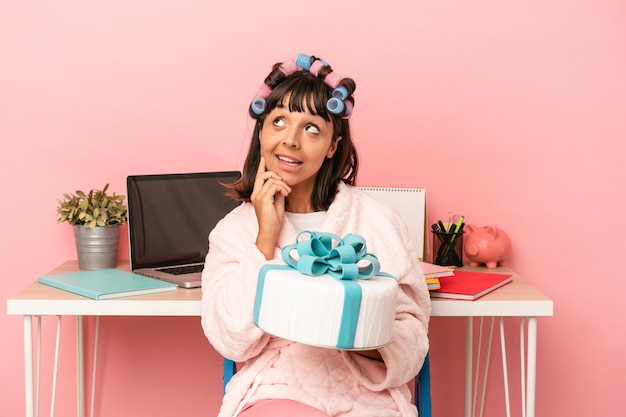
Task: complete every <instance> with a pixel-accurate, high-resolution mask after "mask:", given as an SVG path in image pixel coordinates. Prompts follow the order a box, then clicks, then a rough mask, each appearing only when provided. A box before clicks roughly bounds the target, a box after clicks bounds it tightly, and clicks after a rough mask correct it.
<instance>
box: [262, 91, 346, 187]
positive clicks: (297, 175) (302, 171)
mask: <svg viewBox="0 0 626 417" xmlns="http://www.w3.org/2000/svg"><path fill="white" fill-rule="evenodd" d="M288 101H289V96H286V97H285V98H284V99H283V104H280V105H278V106H277V107H276V108H274V109H273V110H272V111H271V112H270V113H269V114H268V115H267V116H266V117H265V120H264V122H263V126H262V128H261V131H260V132H259V139H260V142H261V156H263V157H265V167H266V170H268V171H273V172H275V173H276V174H278V175H280V176H281V177H282V179H283V181H285V182H286V183H287V184H288V185H289V186H291V187H292V188H307V187H310V191H311V192H312V190H313V186H314V184H315V179H316V177H317V173H318V171H319V169H320V167H321V166H322V163H323V162H324V159H325V158H332V156H333V155H334V153H335V151H336V150H337V143H338V142H339V140H341V138H338V139H337V140H336V141H333V140H332V137H333V124H332V122H330V121H326V120H324V119H323V118H322V117H320V116H315V115H313V114H311V113H309V112H302V113H300V112H291V111H289V105H288Z"/></svg>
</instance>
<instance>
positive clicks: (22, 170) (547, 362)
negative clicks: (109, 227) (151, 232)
mask: <svg viewBox="0 0 626 417" xmlns="http://www.w3.org/2000/svg"><path fill="white" fill-rule="evenodd" d="M242 3H247V4H245V5H242ZM268 3H273V4H272V6H271V7H270V6H269V5H268ZM309 7H310V8H313V7H315V10H307V11H306V12H304V11H303V10H305V9H304V8H303V6H302V5H300V4H299V3H297V2H290V1H278V2H259V1H250V2H226V1H224V2H199V1H191V0H182V1H178V2H163V1H161V2H154V1H145V0H144V1H142V0H131V1H113V2H84V1H78V0H74V1H69V0H66V1H60V2H37V3H36V6H35V5H34V3H32V2H21V1H12V0H5V1H2V2H1V3H0V56H1V57H2V64H1V65H0V170H1V173H2V178H3V179H2V191H3V195H4V196H5V197H4V201H3V204H1V205H0V219H1V230H2V235H3V236H4V237H5V239H2V243H0V245H1V247H0V248H1V250H0V253H1V254H2V258H1V259H2V260H3V261H4V262H5V263H7V261H8V262H9V263H10V266H9V267H8V270H5V273H4V275H3V277H4V279H3V280H2V283H1V284H0V295H1V298H3V299H6V298H7V297H9V296H11V295H12V294H14V293H16V292H17V291H18V290H20V289H21V288H22V287H24V286H26V285H27V284H29V283H30V282H32V281H33V280H34V279H35V278H36V277H37V276H38V275H40V274H43V273H45V272H47V271H49V270H50V269H52V268H54V267H55V266H56V265H58V264H59V263H61V262H63V261H64V260H66V259H69V258H73V257H75V254H74V248H73V238H72V235H71V231H70V228H69V227H67V226H65V225H57V224H56V223H55V204H56V198H57V197H60V196H61V194H62V193H63V192H67V191H72V190H75V189H79V188H81V189H82V188H89V187H96V186H102V185H104V184H105V183H106V182H110V183H111V187H112V189H113V190H116V191H118V192H124V181H125V178H126V176H127V175H129V174H135V173H155V172H181V171H201V170H222V169H238V168H239V167H240V166H241V163H242V160H243V156H244V152H245V148H246V142H247V140H248V137H249V134H250V130H251V129H250V128H251V124H250V122H249V119H248V117H247V110H246V109H247V106H248V104H249V102H250V100H251V98H252V97H253V95H254V93H255V91H256V89H257V87H258V85H259V84H260V82H261V80H262V79H263V77H264V76H265V75H266V73H267V72H268V69H269V67H270V65H271V64H272V63H273V62H275V61H277V60H283V59H285V58H288V57H292V56H295V54H297V53H298V52H305V53H313V54H318V55H320V56H322V57H323V58H325V59H326V60H328V61H329V62H331V63H332V64H333V65H334V67H335V68H336V69H337V70H338V71H339V72H342V73H343V74H346V75H351V76H353V77H354V78H355V79H356V80H357V83H358V89H357V92H356V97H357V105H356V109H355V113H354V116H353V118H352V122H353V126H354V134H355V138H356V141H357V143H358V145H359V147H360V150H361V157H362V175H361V183H362V184H367V185H394V186H419V187H425V188H426V189H427V190H428V214H429V219H430V221H431V222H432V221H434V220H436V219H437V218H440V217H445V216H447V213H448V211H450V210H454V211H456V212H457V213H460V214H464V215H465V216H466V217H467V218H468V219H469V221H470V222H472V223H474V224H477V225H486V224H494V225H498V226H500V227H502V228H504V229H505V230H506V231H507V232H508V233H509V235H510V237H511V239H512V241H513V246H514V250H513V255H512V258H511V264H512V266H513V268H514V269H515V270H517V271H518V272H520V273H521V274H522V275H523V276H524V277H525V278H526V279H528V280H529V281H531V282H532V283H533V284H535V285H536V286H538V287H539V288H541V289H542V290H543V291H544V292H545V293H547V294H549V295H550V296H551V297H552V298H553V299H554V302H555V316H554V317H553V318H546V319H541V320H540V322H539V353H538V381H537V386H538V392H537V415H538V416H540V417H541V416H555V415H570V416H583V415H624V414H626V406H625V405H624V401H623V398H622V397H623V393H624V391H625V389H626V384H624V382H623V381H624V378H623V371H624V369H626V359H625V355H624V352H625V350H626V343H625V341H624V334H626V325H625V324H624V323H625V321H624V320H623V319H622V318H621V315H620V313H621V312H622V310H623V309H622V308H621V306H623V293H624V291H626V284H625V282H626V280H624V278H623V277H622V276H621V274H620V272H619V269H616V268H619V266H620V265H621V263H622V262H623V260H624V252H625V250H626V244H624V239H623V235H624V233H625V232H626V228H625V227H624V226H623V223H622V222H621V216H622V214H623V213H624V211H625V210H626V203H625V200H624V197H623V195H622V194H623V192H624V189H625V186H626V172H625V169H624V163H623V158H624V154H625V151H626V145H625V143H626V123H625V120H626V77H624V74H626V54H625V53H624V50H625V46H626V45H625V43H626V26H625V25H624V19H625V18H626V5H625V3H624V2H623V1H620V0H613V1H611V0H573V1H569V2H562V1H556V0H545V1H512V0H498V1H495V0H477V1H472V2H466V1H447V2H444V1H439V2H432V1H413V0H410V1H409V0H399V1H394V2H384V3H380V2H375V1H362V0H359V1H356V0H352V1H342V2H335V1H332V2H331V1H327V0H321V1H318V2H316V3H310V5H309ZM318 10H319V11H318ZM318 16H319V17H323V18H324V20H325V21H324V22H323V23H317V22H316V19H318ZM126 250H127V245H124V246H123V248H122V252H123V254H124V256H125V251H126ZM53 323H54V321H53V319H49V318H46V319H45V320H44V324H46V326H45V329H44V346H43V348H44V350H45V351H46V352H51V351H52V350H53V347H54V336H53V332H52V329H53V328H54V325H53ZM199 326H200V325H199V321H198V319H191V318H189V319H166V320H155V319H148V318H131V319H129V318H105V319H103V321H102V325H101V330H102V339H101V340H102V346H101V351H100V352H101V355H102V356H101V362H100V374H99V376H100V378H99V381H98V384H99V385H98V390H97V393H98V403H97V404H96V411H97V415H99V416H103V417H106V416H118V415H153V416H170V415H189V416H208V415H214V414H215V412H216V410H217V408H218V404H219V399H220V384H221V382H220V370H219V366H220V358H219V356H218V355H217V354H216V353H215V352H214V351H213V350H212V348H211V347H210V345H209V344H208V342H206V340H205V339H204V337H203V336H202V334H201V332H200V327H199ZM507 326H508V328H509V329H510V330H511V333H512V334H513V336H515V334H516V332H517V328H516V324H515V323H514V322H512V321H510V322H509V321H507ZM73 328H74V322H73V320H71V319H66V320H65V321H64V328H63V340H62V342H63V349H64V350H63V352H62V357H61V364H60V365H61V370H60V385H59V388H58V390H59V391H58V394H57V406H58V409H57V414H58V415H71V414H73V413H74V409H75V403H74V400H73V395H74V389H75V383H74V372H75V370H74V365H73V362H72V355H73V353H74V345H73V343H72V337H73ZM87 330H88V332H89V333H91V332H92V331H93V322H92V321H91V320H89V321H88V323H87ZM462 330H463V321H462V320H458V319H433V320H432V325H431V335H432V358H433V368H434V369H433V375H432V378H433V389H434V392H433V401H434V409H435V413H436V414H438V415H443V416H446V415H460V414H461V412H462V409H463V405H462V400H463V395H462V378H463V374H462V369H463V354H462V350H461V347H460V343H461V341H462V337H461V332H462ZM0 331H1V333H2V334H3V335H4V336H3V342H2V353H3V354H2V355H0V369H2V372H1V375H2V376H1V377H0V390H1V392H2V398H3V401H2V402H1V404H0V414H1V415H7V416H8V415H11V416H18V415H23V413H24V397H23V394H24V371H23V366H22V359H23V353H22V320H21V319H20V318H19V317H15V316H7V315H6V313H5V309H4V308H3V309H2V313H1V314H0ZM512 340H513V342H512V343H510V345H509V349H510V351H511V352H512V353H516V352H517V351H519V348H517V344H515V337H513V339H512ZM494 351H496V352H497V349H494ZM49 355H50V354H49V353H47V354H46V356H45V359H47V360H49V359H50V357H49ZM495 356H496V359H497V358H498V354H496V355H495ZM185 358H187V359H185ZM498 363H499V360H495V361H494V363H493V365H492V368H491V369H492V371H493V373H494V374H493V378H492V379H491V382H490V384H489V389H490V391H489V394H488V397H487V399H488V400H489V401H490V402H491V403H490V405H489V406H488V407H487V409H486V411H485V415H486V416H495V415H502V414H503V408H502V391H501V388H500V386H501V385H502V384H501V382H499V381H498V379H497V378H498V376H499V374H498V373H497V372H498V371H499V366H498ZM511 366H513V365H511ZM511 373H512V374H514V375H515V374H516V371H515V370H511ZM518 373H519V372H518ZM50 374H51V365H50V364H49V361H47V362H46V363H45V364H44V366H43V367H42V375H43V378H44V380H45V381H46V382H44V384H43V391H42V394H41V395H42V397H41V401H42V404H43V406H42V413H44V414H45V413H48V411H47V410H48V405H47V404H49V400H50V385H49V383H48V382H47V381H48V380H49V378H50ZM518 385H519V384H518V383H513V387H514V388H515V387H517V386H518ZM513 403H514V404H518V403H519V399H518V398H517V395H516V396H514V398H513ZM129 410H130V411H129ZM514 415H518V414H514Z"/></svg>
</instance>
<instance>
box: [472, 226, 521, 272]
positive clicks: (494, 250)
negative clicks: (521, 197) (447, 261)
mask: <svg viewBox="0 0 626 417" xmlns="http://www.w3.org/2000/svg"><path fill="white" fill-rule="evenodd" d="M463 250H464V252H465V255H466V256H467V259H469V261H470V265H471V266H478V265H480V264H485V265H486V266H487V268H495V267H497V266H498V265H506V260H507V258H508V257H509V254H510V253H511V241H510V240H509V236H508V235H507V234H506V233H505V232H504V230H502V229H500V228H499V227H495V226H482V227H476V226H473V225H471V224H467V225H466V226H465V238H464V243H463Z"/></svg>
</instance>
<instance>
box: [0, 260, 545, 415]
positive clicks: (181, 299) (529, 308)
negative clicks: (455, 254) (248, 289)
mask: <svg viewBox="0 0 626 417" xmlns="http://www.w3.org/2000/svg"><path fill="white" fill-rule="evenodd" d="M120 268H121V269H125V270H128V264H127V263H125V264H122V265H120ZM464 269H470V270H471V269H477V268H470V267H465V268H464ZM77 270H78V263H77V261H68V262H66V263H64V264H63V265H61V266H59V267H58V268H56V269H55V270H54V271H52V272H51V273H61V272H73V271H77ZM490 271H493V272H509V273H512V274H513V282H512V283H510V284H507V285H505V286H504V287H502V288H499V289H498V290H496V291H494V292H492V293H490V294H487V295H485V296H484V297H482V298H480V299H478V300H476V301H456V300H444V299H433V300H432V316H433V317H466V318H467V322H466V323H467V324H466V388H465V416H466V417H470V416H472V410H473V409H474V408H475V394H474V395H472V375H473V370H472V368H473V365H472V363H473V359H472V356H473V355H472V350H473V340H472V334H473V327H472V326H473V318H474V317H519V318H520V324H521V326H520V329H521V332H524V320H527V330H526V334H527V346H526V355H524V354H523V350H524V349H523V347H524V346H522V361H521V362H522V363H521V366H522V370H523V371H524V370H525V372H522V375H524V374H525V375H526V378H527V379H526V381H524V380H522V398H523V399H524V400H525V401H522V402H523V405H522V408H523V413H522V416H528V417H534V415H535V376H536V353H537V317H542V316H552V314H553V302H552V300H551V299H550V298H548V297H547V296H546V295H545V294H543V293H542V292H541V291H539V290H538V289H536V288H535V287H533V286H532V285H530V284H529V283H528V282H526V281H524V280H523V279H522V278H521V277H519V276H518V275H517V274H515V273H513V272H512V271H510V270H509V269H507V268H502V267H501V268H497V269H493V270H490ZM200 298H201V290H200V289H199V288H197V289H191V290H188V289H178V290H177V291H175V292H168V293H161V294H151V295H145V296H141V297H131V298H120V299H113V300H105V301H97V300H92V299H89V298H85V297H81V296H79V295H76V294H72V293H70V292H66V291H62V290H58V289H55V288H52V287H49V286H47V285H42V284H39V283H37V282H34V283H32V284H31V285H29V286H28V287H26V288H25V289H23V290H22V291H20V292H19V293H18V294H16V295H15V296H13V297H11V298H9V299H8V300H7V313H8V314H14V315H22V316H24V362H25V373H26V387H25V392H26V416H27V417H32V416H34V415H35V414H34V390H33V387H34V379H33V331H32V329H33V327H32V318H33V317H34V316H47V315H52V316H64V315H67V316H76V318H77V319H76V343H77V344H76V346H77V349H76V351H77V354H76V360H77V380H78V381H77V387H78V388H77V389H78V392H77V401H78V415H79V416H80V417H83V416H84V409H85V406H84V397H85V393H84V370H83V366H84V360H83V325H82V317H83V316H163V317H166V316H199V315H200V311H201V310H200ZM500 329H501V332H502V331H503V326H502V322H501V326H500ZM501 338H502V348H503V357H505V351H504V334H503V333H502V335H501ZM522 343H523V339H522ZM505 369H506V368H505ZM523 377H524V376H523ZM505 386H507V387H508V385H507V381H506V371H505ZM506 395H507V414H509V410H508V389H507V394H506ZM473 397H474V398H473Z"/></svg>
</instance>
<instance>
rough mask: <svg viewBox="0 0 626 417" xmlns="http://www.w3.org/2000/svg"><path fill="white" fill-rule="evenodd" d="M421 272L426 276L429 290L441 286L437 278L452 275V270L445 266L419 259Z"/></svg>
mask: <svg viewBox="0 0 626 417" xmlns="http://www.w3.org/2000/svg"><path fill="white" fill-rule="evenodd" d="M420 265H421V266H422V272H423V273H424V276H425V277H426V285H428V289H429V290H430V291H434V290H438V289H439V288H440V287H441V284H440V282H439V278H441V277H449V276H451V275H454V270H453V269H451V268H448V267H445V266H439V265H435V264H431V263H428V262H422V261H420Z"/></svg>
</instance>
